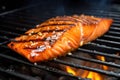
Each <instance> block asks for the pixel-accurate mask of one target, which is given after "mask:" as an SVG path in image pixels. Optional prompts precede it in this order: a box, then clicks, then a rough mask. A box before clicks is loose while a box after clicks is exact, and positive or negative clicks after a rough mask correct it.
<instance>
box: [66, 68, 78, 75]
mask: <svg viewBox="0 0 120 80" xmlns="http://www.w3.org/2000/svg"><path fill="white" fill-rule="evenodd" d="M66 71H67V72H68V73H70V74H72V75H74V76H76V72H75V71H74V70H73V69H72V68H71V67H70V66H66Z"/></svg>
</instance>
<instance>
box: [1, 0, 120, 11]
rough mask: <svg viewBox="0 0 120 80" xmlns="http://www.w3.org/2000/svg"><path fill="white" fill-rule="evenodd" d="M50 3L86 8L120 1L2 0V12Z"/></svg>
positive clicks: (102, 6)
mask: <svg viewBox="0 0 120 80" xmlns="http://www.w3.org/2000/svg"><path fill="white" fill-rule="evenodd" d="M46 3H48V4H54V3H56V4H61V3H62V4H64V5H66V4H69V7H71V6H78V5H82V6H84V7H85V6H86V8H89V7H90V6H91V5H98V7H100V6H101V8H104V7H105V5H106V4H107V5H108V4H111V3H120V1H119V0H0V13H2V12H5V11H9V10H13V9H17V8H21V7H25V6H28V5H31V4H45V5H44V7H48V6H47V5H46ZM48 8H49V7H48Z"/></svg>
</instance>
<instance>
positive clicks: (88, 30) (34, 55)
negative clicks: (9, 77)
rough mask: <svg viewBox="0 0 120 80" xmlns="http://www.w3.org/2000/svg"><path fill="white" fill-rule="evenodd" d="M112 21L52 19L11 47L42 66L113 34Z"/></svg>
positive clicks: (72, 17) (83, 16)
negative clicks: (43, 62)
mask: <svg viewBox="0 0 120 80" xmlns="http://www.w3.org/2000/svg"><path fill="white" fill-rule="evenodd" d="M111 23H112V19H108V18H97V17H93V16H86V15H80V16H78V15H73V16H57V17H55V18H51V19H49V20H47V21H45V22H43V23H42V24H39V25H37V26H36V27H35V28H33V29H30V30H28V31H27V32H25V34H24V35H21V36H19V37H16V38H15V40H16V41H12V42H10V43H9V44H8V47H10V48H11V49H12V50H14V51H16V52H17V53H19V54H20V55H22V56H24V57H26V58H27V59H28V60H29V61H31V62H41V61H46V60H50V59H53V58H56V57H59V56H64V55H66V54H67V53H68V52H70V51H73V50H75V49H77V48H78V47H79V46H82V45H84V44H86V43H87V42H90V41H92V40H95V39H96V38H98V37H99V36H102V35H103V34H104V33H106V32H107V31H108V30H109V27H110V25H111Z"/></svg>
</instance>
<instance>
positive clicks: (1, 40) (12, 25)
mask: <svg viewBox="0 0 120 80" xmlns="http://www.w3.org/2000/svg"><path fill="white" fill-rule="evenodd" d="M100 1H101V3H99V2H98V3H97V1H96V2H94V3H88V1H87V0H85V1H78V0H75V1H73V0H71V1H68V0H66V1H62V0H61V1H58V0H54V1H53V2H50V1H49V0H46V1H40V2H39V3H37V4H32V5H27V6H23V7H21V8H17V9H14V10H9V11H5V12H3V13H1V14H0V80H23V79H24V80H48V79H49V80H58V78H57V77H59V76H65V77H66V79H59V80H68V79H69V80H90V79H88V78H82V77H80V76H79V77H78V76H74V75H72V74H69V73H67V72H65V71H63V70H62V69H60V68H58V67H56V65H58V64H60V65H67V66H71V67H74V68H77V69H83V70H88V71H93V72H97V73H100V74H103V75H106V76H109V77H110V78H111V80H119V79H120V63H119V61H120V56H119V55H120V47H119V46H120V17H119V16H120V5H119V4H115V3H114V2H112V0H111V1H110V0H109V1H108V0H100ZM73 14H87V15H94V16H98V17H108V18H112V19H114V22H113V24H112V26H111V27H110V30H109V31H108V32H107V33H106V34H105V35H103V36H102V37H100V38H98V39H96V40H95V41H92V42H90V43H88V44H86V45H84V46H82V47H79V48H78V49H77V50H76V51H74V52H71V53H70V54H68V55H67V56H64V57H60V58H55V59H53V60H51V61H48V62H43V63H39V64H38V63H34V64H33V63H31V62H29V61H28V60H26V59H25V58H23V57H22V56H20V55H18V54H17V53H15V52H14V51H12V50H10V49H9V48H8V47H7V44H8V43H9V42H10V41H13V40H14V39H13V38H15V37H16V36H19V35H21V34H23V33H24V32H25V31H27V30H28V29H30V28H33V27H34V26H36V25H37V24H39V23H42V22H43V21H45V20H47V19H49V18H51V17H55V16H62V15H73ZM72 53H74V54H72ZM81 53H84V54H88V55H92V56H95V55H98V56H104V57H105V58H106V61H104V62H103V61H101V60H98V59H96V58H89V57H84V56H77V54H81ZM63 58H67V59H76V60H78V61H79V60H82V61H86V62H92V63H95V64H100V65H106V66H108V67H112V68H115V69H116V70H102V69H98V68H93V67H89V66H84V65H78V64H76V63H75V62H69V61H66V60H64V59H63ZM116 61H117V62H116ZM49 64H51V65H52V66H51V65H49ZM53 65H54V66H53ZM31 68H35V69H38V70H40V72H39V74H41V73H42V72H43V74H41V75H43V76H47V77H46V78H45V77H44V78H43V77H42V78H38V77H36V74H34V73H32V72H31ZM22 71H24V72H22ZM45 73H46V74H45ZM48 75H49V76H50V77H49V76H48ZM38 76H39V75H38ZM53 76H55V77H53ZM50 78H51V79H50ZM56 78H57V79H56Z"/></svg>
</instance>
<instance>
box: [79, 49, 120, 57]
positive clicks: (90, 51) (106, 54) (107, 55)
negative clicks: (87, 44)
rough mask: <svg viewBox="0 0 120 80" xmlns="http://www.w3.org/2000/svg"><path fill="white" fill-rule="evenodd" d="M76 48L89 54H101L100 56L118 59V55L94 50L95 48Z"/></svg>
mask: <svg viewBox="0 0 120 80" xmlns="http://www.w3.org/2000/svg"><path fill="white" fill-rule="evenodd" d="M78 50H79V51H81V52H85V53H90V54H95V55H101V56H105V57H110V58H115V59H120V56H117V55H115V54H108V53H104V52H99V51H96V50H88V49H84V48H78Z"/></svg>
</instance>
